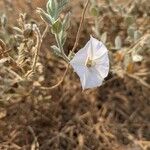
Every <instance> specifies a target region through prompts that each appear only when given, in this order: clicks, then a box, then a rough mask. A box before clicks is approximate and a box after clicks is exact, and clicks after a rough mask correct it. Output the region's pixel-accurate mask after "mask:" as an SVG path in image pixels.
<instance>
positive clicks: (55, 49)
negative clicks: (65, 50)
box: [51, 45, 62, 57]
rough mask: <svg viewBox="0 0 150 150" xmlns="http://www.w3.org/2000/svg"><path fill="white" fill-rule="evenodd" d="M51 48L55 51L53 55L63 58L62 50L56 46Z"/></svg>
mask: <svg viewBox="0 0 150 150" xmlns="http://www.w3.org/2000/svg"><path fill="white" fill-rule="evenodd" d="M51 48H52V49H53V53H54V54H55V55H57V56H59V57H62V54H61V50H60V49H59V48H58V47H57V46H56V45H53V46H51Z"/></svg>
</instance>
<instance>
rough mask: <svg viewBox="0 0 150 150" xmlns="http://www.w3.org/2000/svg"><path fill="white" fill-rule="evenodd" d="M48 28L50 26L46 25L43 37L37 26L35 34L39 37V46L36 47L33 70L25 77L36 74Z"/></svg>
mask: <svg viewBox="0 0 150 150" xmlns="http://www.w3.org/2000/svg"><path fill="white" fill-rule="evenodd" d="M48 28H49V26H48V25H46V28H45V30H44V32H43V34H42V35H41V33H40V31H39V29H38V27H37V26H35V33H36V37H37V42H36V43H37V44H36V46H35V55H34V58H33V64H32V68H31V70H30V71H29V72H27V74H26V75H25V77H28V76H29V75H31V74H32V73H33V72H35V69H36V63H37V60H38V56H39V51H40V49H41V45H42V42H43V39H44V37H45V36H46V33H47V31H48Z"/></svg>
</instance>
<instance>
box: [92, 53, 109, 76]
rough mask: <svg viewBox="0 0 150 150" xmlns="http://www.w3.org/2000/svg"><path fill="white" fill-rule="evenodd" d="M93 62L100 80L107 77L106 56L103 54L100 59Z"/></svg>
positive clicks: (107, 61) (107, 65) (107, 63)
mask: <svg viewBox="0 0 150 150" xmlns="http://www.w3.org/2000/svg"><path fill="white" fill-rule="evenodd" d="M94 61H95V64H96V65H95V69H96V70H97V71H98V72H99V74H100V75H101V77H102V78H105V77H107V75H108V72H109V58H108V54H107V53H106V54H104V55H103V56H101V58H98V59H96V60H94Z"/></svg>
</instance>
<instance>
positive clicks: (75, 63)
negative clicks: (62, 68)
mask: <svg viewBox="0 0 150 150" xmlns="http://www.w3.org/2000/svg"><path fill="white" fill-rule="evenodd" d="M70 64H71V65H72V67H73V68H74V70H75V72H76V73H77V74H78V75H79V77H80V81H81V84H82V88H83V89H87V88H94V87H97V86H100V85H102V82H103V80H104V78H105V77H106V76H107V75H108V72H109V58H108V50H107V48H106V47H105V45H104V44H103V43H102V42H100V41H98V40H97V39H95V38H93V37H92V36H91V38H90V40H89V41H88V43H87V44H86V45H85V47H83V48H82V49H80V50H79V51H78V52H77V53H76V55H75V56H74V58H73V59H72V60H71V61H70Z"/></svg>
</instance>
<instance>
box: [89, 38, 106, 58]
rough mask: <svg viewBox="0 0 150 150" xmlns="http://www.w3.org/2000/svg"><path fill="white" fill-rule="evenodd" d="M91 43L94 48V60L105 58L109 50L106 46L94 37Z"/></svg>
mask: <svg viewBox="0 0 150 150" xmlns="http://www.w3.org/2000/svg"><path fill="white" fill-rule="evenodd" d="M90 42H91V44H92V48H91V49H92V51H93V56H92V57H93V59H97V58H99V57H101V56H103V55H104V54H105V53H107V52H108V50H107V48H106V47H105V45H104V44H103V43H102V42H101V41H99V40H97V39H95V38H93V37H92V36H91V38H90ZM89 53H90V51H89ZM89 55H91V54H89Z"/></svg>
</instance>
